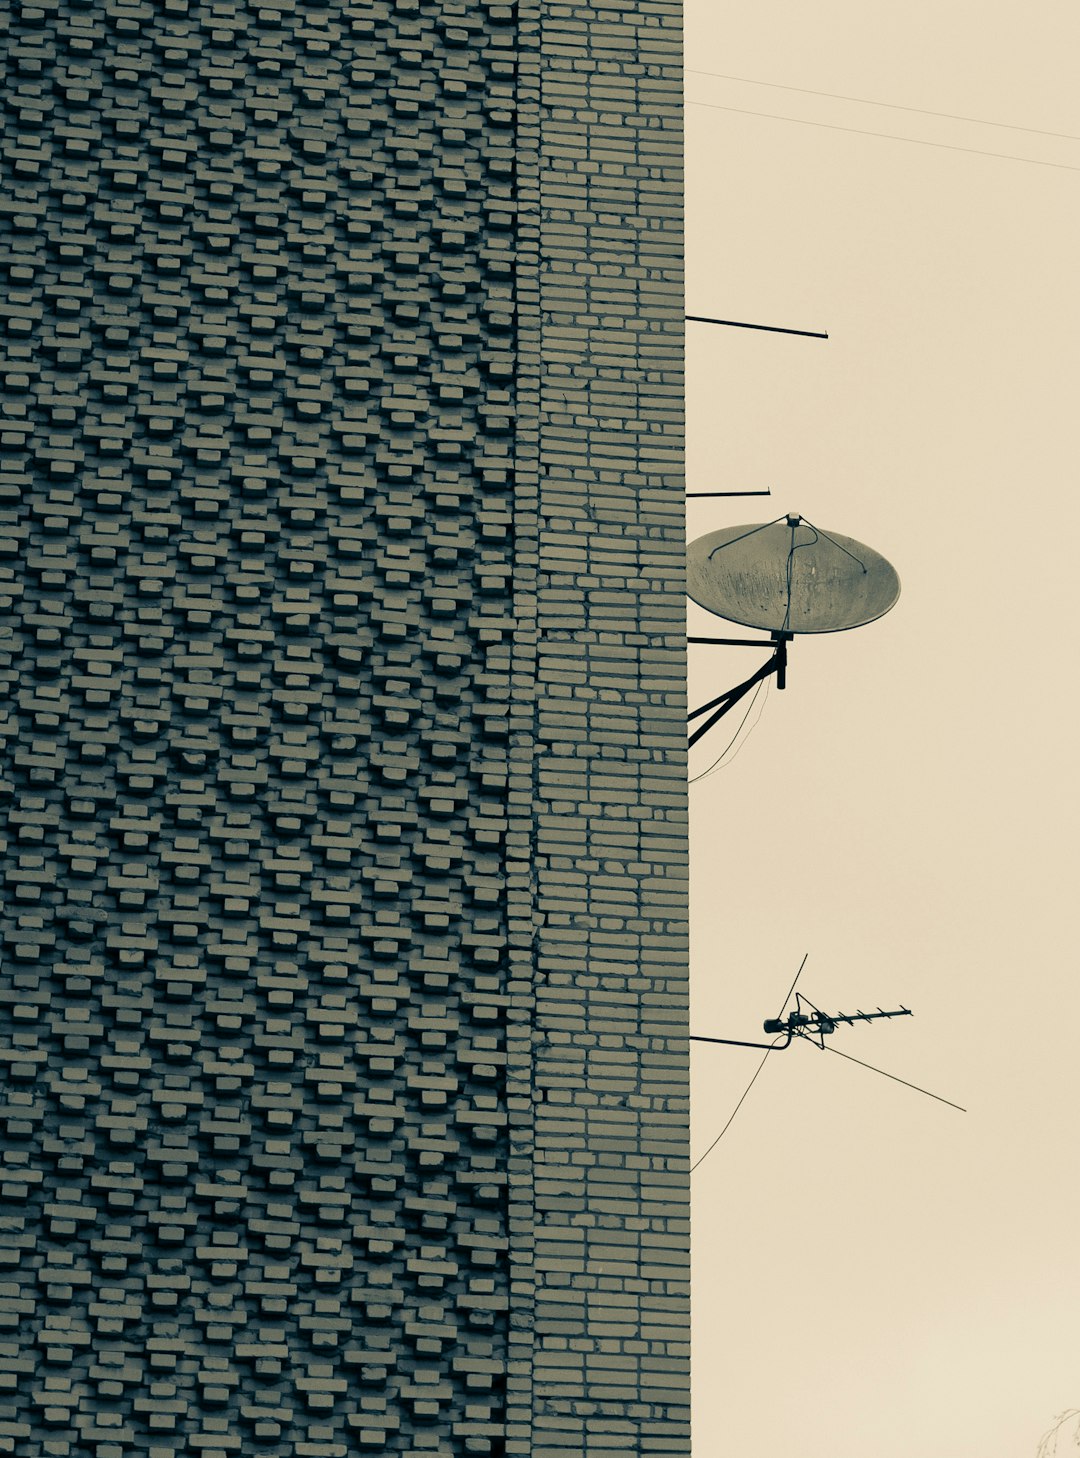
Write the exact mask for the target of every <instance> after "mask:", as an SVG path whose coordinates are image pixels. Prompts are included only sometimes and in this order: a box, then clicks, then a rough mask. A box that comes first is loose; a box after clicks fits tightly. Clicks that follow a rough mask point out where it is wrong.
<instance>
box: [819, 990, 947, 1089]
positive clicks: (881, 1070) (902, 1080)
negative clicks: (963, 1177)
mask: <svg viewBox="0 0 1080 1458" xmlns="http://www.w3.org/2000/svg"><path fill="white" fill-rule="evenodd" d="M811 1006H813V1004H811ZM822 1046H823V1047H824V1049H825V1052H826V1053H835V1054H836V1056H837V1057H838V1058H846V1059H847V1060H848V1062H849V1063H858V1064H859V1065H860V1066H861V1067H862V1068H869V1070H870V1072H871V1073H880V1074H881V1076H882V1078H891V1079H892V1081H893V1083H902V1084H903V1085H904V1087H905V1088H913V1089H914V1090H915V1092H916V1093H921V1094H925V1095H926V1097H927V1098H928V1099H937V1101H938V1103H939V1104H948V1106H949V1108H950V1109H959V1110H960V1112H961V1113H962V1114H966V1113H967V1109H965V1108H964V1107H963V1106H962V1105H961V1104H954V1103H953V1101H952V1099H943V1098H942V1097H941V1095H940V1094H936V1093H931V1092H930V1090H929V1089H928V1088H920V1087H919V1085H918V1084H917V1083H908V1081H907V1079H906V1078H897V1076H896V1074H895V1073H886V1072H885V1070H884V1068H875V1067H874V1065H873V1064H872V1063H863V1061H862V1059H861V1058H852V1056H851V1054H850V1053H841V1052H840V1049H839V1048H833V1047H832V1046H831V1045H829V1044H823V1045H822ZM814 1047H815V1048H816V1047H817V1044H816V1043H815V1044H814Z"/></svg>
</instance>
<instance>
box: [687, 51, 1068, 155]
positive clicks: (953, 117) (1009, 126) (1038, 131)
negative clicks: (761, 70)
mask: <svg viewBox="0 0 1080 1458" xmlns="http://www.w3.org/2000/svg"><path fill="white" fill-rule="evenodd" d="M686 73H687V75H688V76H715V77H716V79H717V80H718V81H742V82H744V83H745V84H746V85H747V86H768V87H769V89H770V90H772V91H799V92H801V93H802V95H803V96H827V97H828V98H829V99H830V101H854V102H856V103H858V105H859V106H884V107H887V108H888V109H889V111H911V112H915V113H917V114H918V115H919V116H940V117H944V118H945V119H946V120H947V121H962V122H974V123H975V125H976V126H980V127H1001V128H1002V129H1003V130H1005V131H1007V132H1030V133H1031V134H1032V136H1035V137H1060V138H1061V140H1062V141H1065V142H1080V136H1077V135H1075V134H1074V133H1073V132H1047V131H1044V130H1043V129H1042V127H1019V126H1017V125H1016V124H1015V123H1014V122H999V121H988V120H987V119H986V117H982V116H958V115H957V113H956V112H954V111H928V110H927V109H926V107H925V106H900V105H898V104H897V103H896V102H895V101H871V100H870V98H869V97H868V96H844V95H842V94H841V93H840V92H838V91H812V90H811V89H810V87H809V86H784V85H783V84H782V83H781V82H780V81H755V80H754V78H753V77H752V76H728V75H726V74H725V73H724V72H723V71H697V70H695V69H694V68H693V67H692V66H687V68H686Z"/></svg>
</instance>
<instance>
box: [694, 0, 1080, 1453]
mask: <svg viewBox="0 0 1080 1458" xmlns="http://www.w3.org/2000/svg"><path fill="white" fill-rule="evenodd" d="M687 42H688V44H687V52H688V61H687V64H688V66H692V67H695V68H699V69H701V70H705V71H713V72H723V73H727V74H728V75H735V76H740V77H746V78H752V79H753V80H756V81H758V82H766V81H767V82H773V83H784V84H786V85H788V86H793V87H804V88H809V89H811V90H815V91H822V92H836V93H843V94H845V95H848V96H854V97H864V98H869V99H874V100H880V101H883V102H884V101H888V102H893V103H898V104H900V105H904V106H908V107H917V108H927V109H929V110H933V111H938V112H949V113H957V114H961V115H964V116H969V117H981V118H986V119H989V120H994V121H1001V122H1011V123H1014V124H1016V125H1018V126H1025V127H1030V128H1041V129H1044V130H1046V131H1054V132H1067V133H1076V134H1078V135H1080V106H1078V104H1077V101H1076V85H1075V69H1076V62H1077V57H1078V56H1080V9H1078V8H1077V7H1076V6H1075V4H1068V5H1066V4H1060V5H1053V4H1045V3H1041V0H1031V3H1028V4H1024V5H1021V4H1018V3H1013V4H1008V5H1002V4H997V5H994V4H990V5H982V6H976V5H974V4H960V3H956V0H933V3H928V0H918V3H913V4H908V5H905V6H888V7H885V6H880V5H869V6H868V5H866V4H859V3H856V0H832V3H827V4H822V5H816V6H813V7H804V6H798V5H795V4H793V3H792V0H757V3H756V4H754V5H745V6H738V7H731V6H723V7H720V6H716V5H714V4H711V3H706V0H688V4H687ZM687 96H688V99H691V100H694V101H698V102H710V103H714V104H715V105H716V106H718V107H719V106H723V107H736V108H741V109H742V110H741V111H728V110H711V109H707V108H706V107H703V106H697V105H691V106H689V107H688V108H687V131H688V164H689V172H688V233H689V237H688V272H689V278H688V305H689V310H690V312H692V313H703V314H715V315H719V316H721V317H725V318H734V319H746V320H750V321H758V322H764V323H775V324H786V325H791V326H794V327H799V328H807V329H822V330H827V331H828V332H829V333H830V335H831V338H830V340H829V341H828V342H820V341H815V340H808V339H794V338H785V337H783V336H771V335H767V334H752V333H748V332H746V331H739V330H723V329H709V328H707V327H706V326H701V325H690V326H689V330H690V332H689V335H688V367H689V437H690V451H689V456H690V484H691V489H694V490H706V489H718V490H719V489H737V488H740V487H743V488H747V489H750V488H762V487H765V486H770V487H771V488H772V490H773V493H774V494H773V498H772V500H771V501H754V500H747V501H739V500H735V501H730V502H701V503H691V510H690V534H691V536H697V535H700V534H702V533H703V532H706V531H710V530H713V529H715V528H717V527H720V526H724V525H728V524H731V523H735V522H752V521H759V520H766V519H768V518H770V517H773V516H776V515H779V514H780V513H781V512H784V511H798V512H801V513H803V514H804V515H805V516H807V517H809V518H810V519H811V520H813V521H815V522H817V523H818V524H819V525H820V526H823V527H825V528H826V529H828V530H831V531H838V532H842V533H845V534H847V535H851V536H854V537H856V538H858V539H860V540H862V541H864V542H866V543H868V544H869V545H871V546H873V547H874V548H876V549H877V550H878V551H880V552H882V553H883V554H884V555H885V556H887V557H888V558H889V559H890V560H891V561H892V562H893V563H894V565H895V566H896V567H897V569H898V571H899V573H900V577H901V581H902V583H903V593H902V596H901V599H900V602H899V604H898V605H897V607H896V608H895V610H894V611H893V612H892V613H891V614H889V616H888V617H886V618H885V619H883V620H882V621H881V622H879V623H876V624H873V625H871V626H869V627H866V628H863V629H860V630H858V631H856V632H853V633H849V634H839V635H834V636H831V637H828V638H823V639H817V640H807V639H803V640H798V641H796V643H795V645H794V649H793V652H792V658H791V669H790V677H789V687H788V690H787V691H786V692H785V693H783V694H778V693H776V692H775V690H774V691H773V692H771V693H770V695H769V697H768V700H767V701H766V703H765V706H764V710H763V712H762V713H761V717H760V719H759V720H758V722H757V724H756V727H755V728H754V730H753V733H752V734H751V735H750V737H749V738H748V739H747V740H746V743H745V747H744V748H742V749H741V750H740V752H739V753H738V756H737V758H735V759H734V760H733V761H732V762H731V763H730V764H729V765H728V766H727V767H724V768H721V769H720V770H718V771H717V773H716V774H714V775H713V776H712V777H711V778H710V779H708V780H705V781H703V782H701V783H700V784H698V785H695V786H694V787H693V788H692V790H691V807H692V815H693V822H692V836H693V839H692V869H693V886H694V899H693V907H692V919H693V931H694V985H695V1004H694V1025H695V1031H697V1032H701V1033H706V1034H709V1033H711V1034H715V1035H720V1036H730V1037H750V1038H753V1037H755V1036H757V1034H758V1030H759V1029H760V1024H761V1020H762V1018H764V1017H766V1016H772V1015H774V1014H775V1012H776V1011H777V1009H778V1005H779V1002H780V1000H781V998H782V997H783V994H784V992H785V990H786V988H787V986H788V984H789V983H790V981H791V978H792V976H793V975H794V971H795V968H796V967H797V965H798V962H799V959H800V957H801V956H802V954H803V952H804V951H809V953H810V960H809V962H808V964H807V968H806V971H805V973H804V974H803V979H802V982H801V984H800V986H801V987H802V989H803V990H804V991H806V992H807V993H808V994H809V995H810V996H811V997H812V998H813V999H814V1001H815V1002H816V1003H817V1004H818V1005H819V1006H822V1007H825V1008H829V1009H834V1010H835V1009H843V1010H848V1009H850V1008H851V1007H852V1006H863V1007H866V1006H876V1005H878V1004H883V1005H885V1006H890V1005H895V1004H896V1003H897V1002H898V1001H903V1002H905V1003H906V1004H907V1005H908V1006H910V1007H911V1008H913V1009H914V1012H915V1017H914V1018H911V1019H903V1020H900V1021H898V1022H897V1023H895V1024H878V1025H876V1026H874V1027H863V1028H856V1029H851V1030H848V1031H846V1032H841V1033H839V1034H837V1036H836V1039H835V1043H836V1046H837V1047H839V1048H842V1049H844V1050H846V1051H848V1052H850V1053H852V1054H853V1055H855V1056H856V1057H859V1058H864V1059H867V1060H868V1061H870V1062H873V1063H877V1064H880V1065H881V1066H882V1067H883V1068H885V1069H888V1070H889V1071H890V1072H893V1073H896V1074H897V1075H899V1076H900V1077H902V1078H906V1079H910V1080H912V1081H914V1082H916V1083H922V1084H924V1085H926V1086H928V1087H929V1088H931V1089H933V1090H934V1091H935V1092H938V1093H940V1094H942V1095H943V1096H945V1097H946V1098H949V1099H954V1100H956V1101H957V1102H959V1103H961V1104H966V1105H967V1106H968V1107H969V1109H970V1112H969V1113H967V1114H966V1115H964V1114H959V1113H956V1112H954V1111H953V1110H951V1109H948V1108H945V1107H943V1106H942V1105H940V1104H935V1103H933V1102H931V1101H930V1100H928V1099H925V1098H922V1097H920V1096H919V1095H917V1094H915V1093H912V1092H910V1091H908V1090H906V1089H903V1088H901V1087H899V1086H898V1085H896V1084H893V1083H889V1082H887V1081H886V1080H884V1079H880V1078H878V1077H876V1076H875V1075H874V1074H872V1073H869V1072H866V1071H864V1070H862V1069H860V1068H857V1067H855V1066H853V1065H851V1064H847V1063H844V1062H843V1061H842V1060H841V1059H838V1058H833V1057H830V1056H828V1055H827V1054H822V1053H817V1052H815V1051H813V1050H812V1049H811V1048H809V1047H804V1046H796V1047H794V1048H792V1049H790V1050H789V1051H787V1052H786V1053H783V1054H778V1055H773V1056H772V1058H770V1060H769V1063H768V1065H767V1066H766V1068H765V1070H764V1072H763V1073H762V1075H761V1078H760V1080H759V1081H758V1083H757V1085H756V1086H755V1088H754V1090H753V1092H752V1093H751V1095H750V1097H749V1098H748V1100H747V1102H746V1104H745V1106H744V1108H743V1110H742V1111H741V1113H740V1114H739V1116H738V1118H737V1119H736V1121H735V1123H734V1124H733V1125H732V1127H731V1130H730V1131H729V1133H728V1134H727V1135H726V1136H725V1138H724V1139H723V1140H722V1141H721V1143H720V1144H719V1145H718V1146H717V1148H716V1149H715V1151H714V1152H713V1153H712V1154H711V1155H710V1157H709V1158H708V1159H707V1160H706V1161H705V1163H704V1164H703V1165H702V1166H701V1168H700V1169H699V1170H698V1172H697V1173H696V1174H695V1175H694V1220H695V1258H696V1266H695V1284H694V1302H695V1345H694V1366H695V1391H696V1396H695V1425H696V1426H695V1450H694V1451H695V1454H696V1455H697V1458H719V1455H738V1458H1025V1455H1033V1454H1034V1451H1035V1447H1036V1444H1037V1442H1038V1439H1039V1436H1040V1434H1041V1433H1042V1432H1043V1431H1044V1430H1045V1429H1046V1428H1047V1427H1048V1426H1049V1424H1050V1423H1051V1421H1052V1420H1053V1418H1054V1415H1055V1414H1056V1413H1058V1412H1060V1411H1061V1410H1063V1409H1064V1408H1066V1407H1071V1406H1080V1239H1078V1235H1077V1231H1078V1228H1080V1175H1078V1174H1077V1172H1076V1161H1075V1156H1074V1152H1073V1151H1074V1146H1075V1142H1076V1125H1077V1114H1078V1110H1080V1060H1078V1058H1077V1052H1076V1048H1075V1045H1074V1038H1073V1034H1072V1029H1073V1027H1074V1026H1075V1025H1076V1024H1077V1020H1078V1018H1080V979H1078V977H1077V964H1078V961H1080V958H1078V953H1077V948H1078V945H1080V939H1078V931H1077V926H1076V920H1077V918H1076V915H1075V907H1076V904H1077V895H1076V891H1075V885H1076V880H1077V874H1076V872H1077V856H1076V848H1075V846H1076V829H1075V827H1076V823H1077V808H1078V806H1077V799H1078V796H1077V784H1078V775H1077V768H1076V764H1077V750H1076V748H1075V742H1076V739H1077V735H1076V731H1075V723H1076V715H1077V709H1078V707H1080V692H1078V688H1077V665H1076V658H1077V652H1076V647H1075V622H1076V618H1077V607H1076V597H1077V586H1076V584H1077V581H1078V578H1080V506H1078V493H1077V488H1076V466H1075V454H1076V447H1075V436H1076V425H1075V420H1076V415H1077V409H1076V404H1075V401H1076V394H1077V383H1078V374H1080V371H1078V346H1077V338H1078V326H1080V307H1078V306H1080V289H1078V284H1077V263H1076V256H1077V243H1078V238H1080V230H1078V223H1080V170H1077V171H1075V172H1074V171H1070V170H1064V169H1065V168H1066V167H1072V168H1076V169H1080V141H1069V140H1062V139H1058V138H1054V137H1047V136H1038V135H1033V134H1031V133H1025V132H1023V131H1009V130H1005V129H1002V128H998V127H991V126H985V125H982V126H980V125H975V124H973V123H969V122H962V121H952V120H948V119H944V118H935V117H929V116H922V115H918V114H916V113H914V112H904V111H898V110H889V109H887V108H884V107H879V106H869V105H862V104H857V103H855V102H850V101H839V100H830V99H827V98H824V97H818V96H810V95H805V94H800V93H799V92H797V91H784V90H779V89H773V88H770V87H767V86H763V85H752V84H749V83H748V82H746V81H743V82H734V81H730V80H721V79H715V78H710V77H708V76H701V75H695V74H691V75H689V76H688V78H687ZM747 111H753V112H769V113H773V114H775V115H780V116H785V117H794V118H801V119H802V120H804V121H814V122H820V123H828V124H829V125H828V127H824V126H807V125H797V124H794V123H791V122H785V121H780V120H774V119H772V118H771V117H762V116H750V115H746V114H744V113H745V112H747ZM839 127H844V128H858V129H862V130H863V131H873V132H883V133H891V134H893V135H895V136H897V137H908V138H917V139H921V140H923V141H933V142H936V143H943V144H948V145H949V146H951V147H961V148H971V149H975V150H978V151H987V152H1009V153H1012V154H1013V155H1015V156H1018V157H1026V158H1039V159H1044V160H1045V161H1050V162H1055V163H1058V164H1062V165H1059V166H1058V167H1044V166H1034V165H1024V164H1021V163H1018V162H1011V161H1005V160H1000V159H997V158H992V157H982V156H975V155H971V153H970V152H961V151H951V150H945V149H944V148H943V147H929V146H914V145H906V144H905V143H903V142H900V141H890V140H885V139H882V138H880V137H869V136H863V135H854V134H852V133H850V132H848V131H843V130H833V129H832V128H839ZM691 622H692V624H693V625H694V627H693V629H692V630H693V631H701V630H703V629H705V628H706V626H707V624H708V619H707V617H706V615H704V614H702V613H701V612H700V610H697V609H695V610H694V611H693V614H692V617H691ZM713 625H714V626H715V620H714V624H713ZM692 652H694V654H695V657H694V658H693V660H692V669H691V674H692V677H691V697H692V700H693V701H694V702H695V703H697V702H701V701H703V700H704V699H705V698H709V697H712V696H713V695H714V694H715V693H718V692H719V691H720V690H721V689H723V688H725V687H727V686H729V685H730V684H732V683H734V682H736V680H737V679H738V678H740V677H742V676H744V675H745V673H747V672H749V671H750V669H751V667H753V666H756V663H757V662H758V661H760V660H759V659H758V658H757V657H756V656H755V655H754V654H752V653H750V652H749V650H720V649H696V650H692ZM758 707H760V700H759V705H758ZM755 713H756V710H755ZM737 722H738V716H736V717H735V719H734V721H733V720H732V719H731V718H729V719H728V720H725V721H724V723H723V725H721V726H720V727H719V728H718V729H717V730H714V731H713V733H712V735H711V736H709V737H708V738H707V739H706V740H705V741H704V742H703V744H702V745H701V746H700V747H699V749H698V750H696V751H695V757H694V759H693V761H692V770H694V771H697V770H700V769H702V768H704V767H705V766H706V765H707V764H708V763H709V762H710V760H711V759H712V758H713V757H714V756H715V755H716V754H718V753H719V752H720V750H721V749H722V748H723V747H724V744H725V743H726V742H727V740H728V739H729V738H730V737H731V734H732V733H733V732H734V728H735V724H737ZM710 744H711V745H712V746H713V749H712V753H711V754H710V753H709V747H710ZM758 1056H759V1055H758V1054H756V1053H753V1052H750V1051H743V1050H739V1049H726V1050H725V1049H703V1050H697V1051H695V1053H694V1070H695V1081H694V1094H695V1101H694V1143H695V1150H696V1152H698V1153H700V1152H701V1151H702V1150H703V1149H704V1148H705V1147H706V1146H707V1145H708V1143H709V1142H710V1140H711V1139H712V1138H713V1137H714V1136H715V1134H716V1133H717V1132H718V1131H719V1128H720V1127H721V1125H722V1124H723V1122H724V1120H725V1119H726V1117H727V1114H728V1113H729V1112H730V1110H731V1108H732V1107H733V1106H734V1104H735V1102H736V1101H737V1099H738V1097H739V1095H740V1093H741V1092H742V1090H743V1088H744V1087H745V1085H746V1082H747V1080H748V1079H749V1077H750V1075H751V1073H752V1072H753V1070H754V1067H755V1066H756V1062H757V1059H758Z"/></svg>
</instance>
